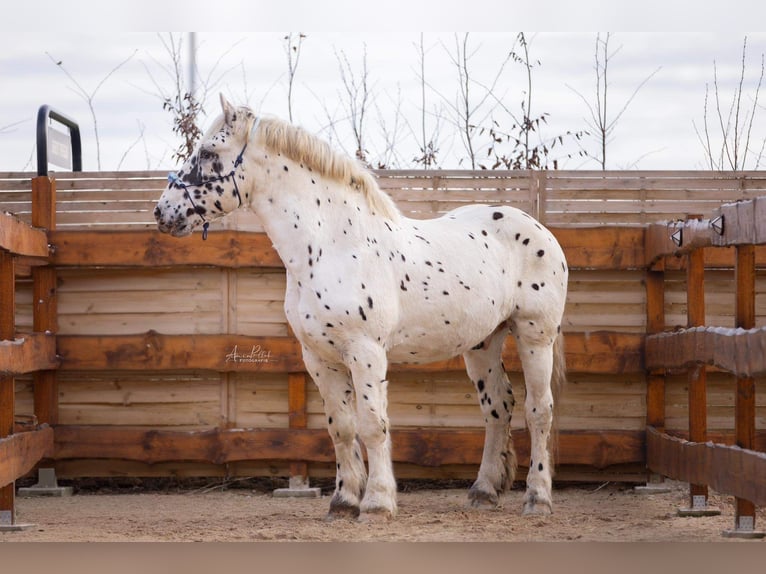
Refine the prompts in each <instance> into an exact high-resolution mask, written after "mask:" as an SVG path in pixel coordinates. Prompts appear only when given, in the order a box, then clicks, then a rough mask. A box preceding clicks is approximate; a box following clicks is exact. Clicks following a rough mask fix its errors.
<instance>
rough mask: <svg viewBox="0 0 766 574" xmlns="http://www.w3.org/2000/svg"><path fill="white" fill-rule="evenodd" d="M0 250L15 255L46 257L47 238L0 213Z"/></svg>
mask: <svg viewBox="0 0 766 574" xmlns="http://www.w3.org/2000/svg"><path fill="white" fill-rule="evenodd" d="M0 249H5V250H6V251H10V252H11V253H14V254H16V255H27V256H30V257H48V237H47V236H46V235H45V232H43V231H40V230H39V229H35V228H33V227H30V226H29V224H27V223H24V222H23V221H21V220H19V219H18V218H16V217H14V216H13V215H12V214H9V213H0Z"/></svg>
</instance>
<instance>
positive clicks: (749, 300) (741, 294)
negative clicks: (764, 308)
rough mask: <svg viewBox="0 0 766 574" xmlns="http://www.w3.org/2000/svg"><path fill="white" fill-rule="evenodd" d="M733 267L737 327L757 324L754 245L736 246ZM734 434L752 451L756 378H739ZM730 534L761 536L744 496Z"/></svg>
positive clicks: (750, 327)
mask: <svg viewBox="0 0 766 574" xmlns="http://www.w3.org/2000/svg"><path fill="white" fill-rule="evenodd" d="M736 252H737V259H736V263H735V267H734V272H735V276H736V295H735V296H736V308H735V320H736V325H735V326H736V327H740V328H742V329H753V328H754V327H755V245H737V246H736ZM734 435H735V440H736V444H737V446H739V447H742V448H746V449H749V450H752V449H753V448H754V446H755V379H754V378H753V377H738V378H737V394H736V398H735V402H734ZM724 535H725V536H730V537H754V538H755V537H757V538H762V537H763V536H764V533H763V532H757V531H756V530H755V504H753V503H752V502H750V501H749V500H744V499H742V498H736V499H735V514H734V529H733V530H727V531H726V532H724Z"/></svg>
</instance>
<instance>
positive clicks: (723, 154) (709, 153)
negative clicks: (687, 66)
mask: <svg viewBox="0 0 766 574" xmlns="http://www.w3.org/2000/svg"><path fill="white" fill-rule="evenodd" d="M746 56H747V36H745V39H744V40H743V42H742V61H741V65H740V75H739V81H738V83H737V85H736V87H735V88H734V94H733V95H732V99H731V103H730V104H729V108H728V110H724V109H723V107H722V106H723V104H722V102H721V95H720V89H719V85H718V68H717V66H716V62H715V60H713V96H714V98H715V109H714V110H713V112H714V113H715V116H716V118H715V119H714V120H713V122H715V121H716V120H717V125H716V126H715V127H714V128H711V126H710V123H709V121H708V99H709V96H710V86H709V84H705V103H704V108H703V109H704V114H703V133H702V134H700V131H699V129H698V128H697V125H696V123H694V122H692V124H693V125H694V131H695V132H696V134H697V137H698V138H699V140H700V143H701V144H702V147H703V149H704V150H705V158H706V162H707V163H708V165H709V166H710V169H711V170H724V169H731V170H734V171H740V170H744V169H745V167H746V165H747V162H748V159H749V158H752V161H754V162H755V166H754V169H759V167H760V164H761V160H762V159H763V154H764V149H765V148H766V138H764V140H763V141H762V142H761V146H760V149H758V148H754V147H753V144H752V137H753V123H754V121H755V116H756V112H757V110H758V108H759V107H763V106H759V104H758V98H759V96H760V91H761V85H762V84H763V74H764V55H763V54H761V71H760V75H759V76H758V81H757V82H756V83H755V94H754V95H753V96H752V106H750V107H745V106H744V105H743V102H742V95H743V89H744V83H745V72H746ZM724 112H725V113H724ZM724 116H725V118H724ZM711 129H717V130H718V135H719V137H720V144H717V145H720V149H719V148H718V147H716V148H715V149H714V147H713V145H714V144H713V142H712V141H711V133H710V132H711Z"/></svg>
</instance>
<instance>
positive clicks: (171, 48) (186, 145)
mask: <svg viewBox="0 0 766 574" xmlns="http://www.w3.org/2000/svg"><path fill="white" fill-rule="evenodd" d="M158 38H159V40H160V42H161V43H162V47H163V48H164V50H165V54H166V55H167V57H168V59H169V63H161V62H159V61H157V60H156V59H154V58H152V60H153V61H154V62H155V64H156V65H157V67H159V69H160V70H161V72H162V73H163V75H164V81H161V80H157V79H156V78H155V75H154V74H153V73H152V70H151V69H150V68H149V67H148V66H146V64H144V69H145V70H146V73H147V75H148V76H149V79H150V80H151V82H152V84H153V85H154V88H155V90H156V91H155V92H154V93H153V94H152V95H155V96H159V98H160V99H161V100H162V109H163V110H166V111H168V112H170V114H171V115H172V116H173V133H175V134H176V135H178V136H180V138H181V143H180V144H179V146H178V148H176V150H175V151H174V152H173V158H174V159H176V160H178V161H186V159H188V157H189V156H190V155H191V154H192V153H193V152H194V148H195V146H196V145H197V140H199V138H200V136H201V135H202V130H201V129H200V120H201V119H202V116H203V115H204V113H205V112H204V102H205V101H206V100H207V98H208V95H209V94H210V92H212V91H214V90H215V89H217V88H218V86H220V84H221V83H222V81H223V79H224V78H225V77H226V75H227V74H228V73H229V72H230V71H231V70H233V69H234V68H236V67H237V66H232V67H231V68H228V69H221V63H222V62H223V59H224V58H225V57H226V56H227V55H228V54H229V53H230V52H231V51H232V50H233V49H234V47H236V45H237V44H238V43H239V42H235V43H234V44H233V45H232V46H231V47H229V48H228V49H227V50H224V51H223V52H221V54H220V55H219V56H218V58H217V60H216V61H215V63H214V64H213V65H212V66H211V67H210V69H209V71H208V73H207V75H204V76H203V75H202V74H201V73H200V70H199V68H197V67H196V61H197V58H196V56H195V57H193V58H192V60H193V62H195V63H194V64H193V65H194V66H195V68H194V76H195V77H197V78H200V81H199V82H198V83H195V86H194V87H192V86H190V85H187V80H186V76H185V75H184V72H183V58H182V47H183V39H182V37H181V36H178V37H176V36H174V35H173V34H172V33H168V34H167V35H165V36H163V35H159V34H158ZM192 49H194V50H199V48H198V47H196V46H194V45H192ZM150 57H151V56H150Z"/></svg>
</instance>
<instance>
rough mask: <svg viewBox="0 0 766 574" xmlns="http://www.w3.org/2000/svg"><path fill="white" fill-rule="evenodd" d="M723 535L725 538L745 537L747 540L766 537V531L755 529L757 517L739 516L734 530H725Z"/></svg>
mask: <svg viewBox="0 0 766 574" xmlns="http://www.w3.org/2000/svg"><path fill="white" fill-rule="evenodd" d="M721 535H722V536H723V537H724V538H744V539H745V540H759V539H761V538H766V532H764V531H763V530H756V529H755V517H753V516H739V517H737V521H736V524H735V528H734V529H733V530H724V531H723V532H722V533H721Z"/></svg>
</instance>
